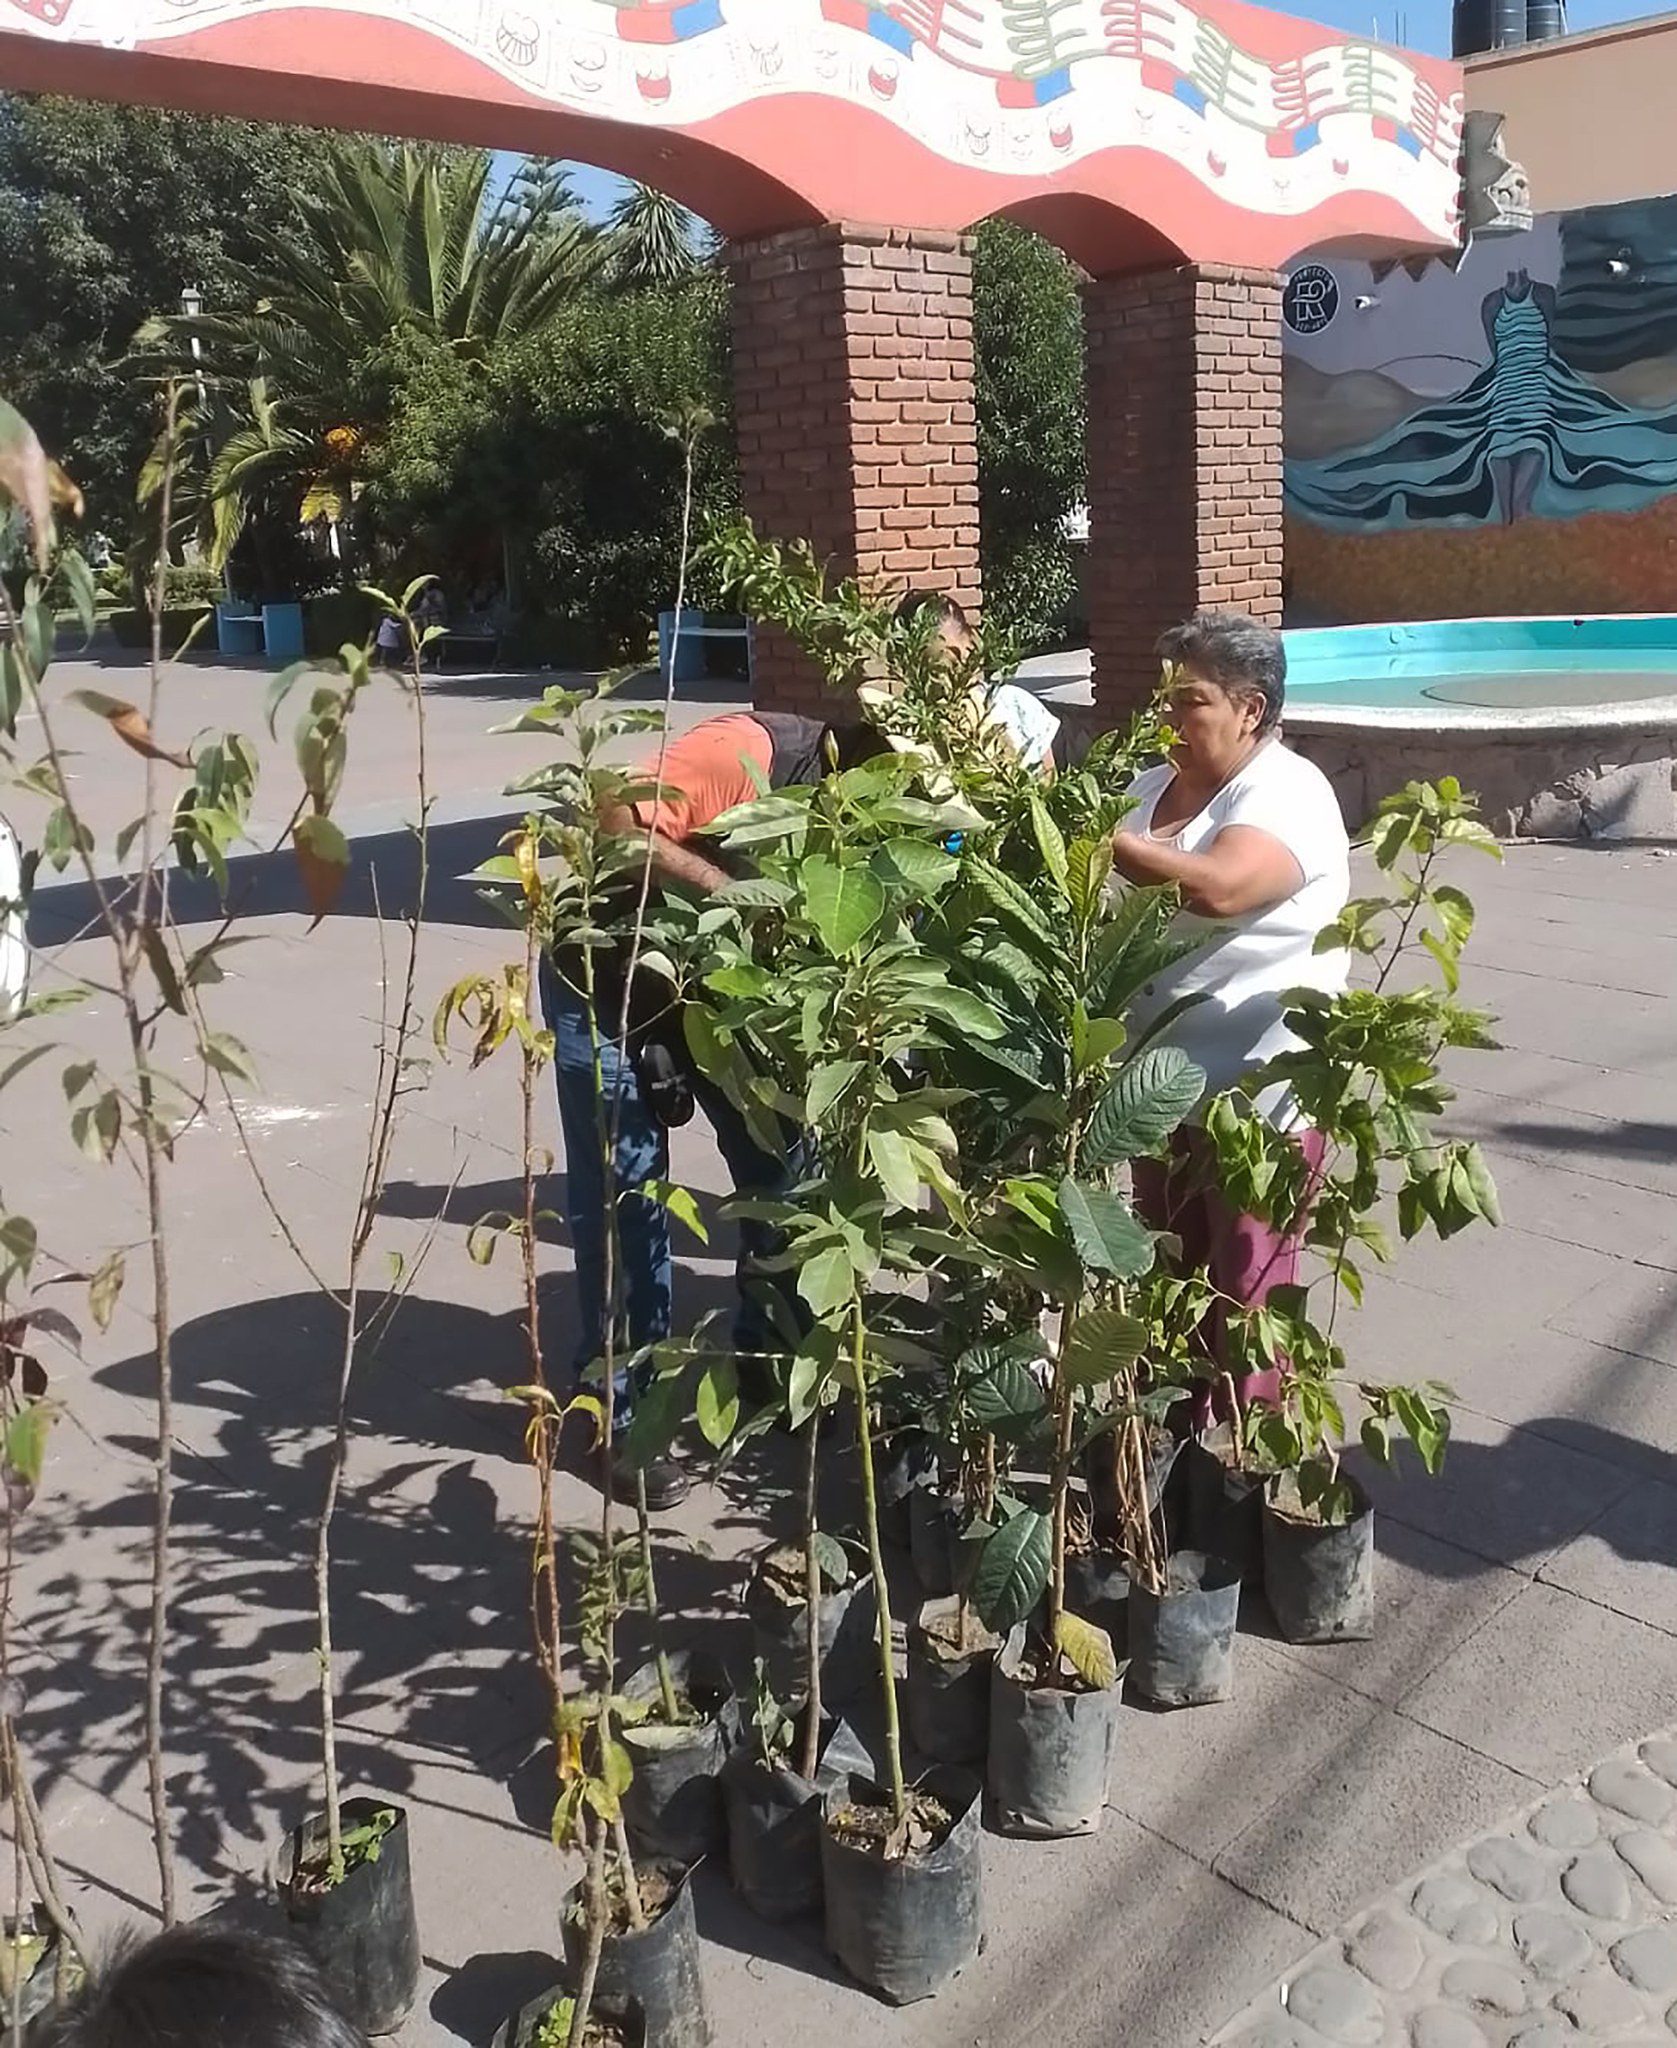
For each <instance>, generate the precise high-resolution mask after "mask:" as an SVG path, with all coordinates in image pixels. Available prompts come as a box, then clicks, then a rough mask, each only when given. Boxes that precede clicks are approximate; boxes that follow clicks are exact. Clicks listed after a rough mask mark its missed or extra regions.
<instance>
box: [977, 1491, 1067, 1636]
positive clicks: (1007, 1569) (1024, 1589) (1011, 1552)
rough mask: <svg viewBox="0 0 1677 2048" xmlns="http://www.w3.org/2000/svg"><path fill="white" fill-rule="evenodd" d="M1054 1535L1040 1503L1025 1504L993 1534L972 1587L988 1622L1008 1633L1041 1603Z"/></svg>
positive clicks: (980, 1609)
mask: <svg viewBox="0 0 1677 2048" xmlns="http://www.w3.org/2000/svg"><path fill="white" fill-rule="evenodd" d="M1052 1540H1053V1528H1052V1525H1051V1524H1050V1522H1049V1519H1048V1517H1047V1516H1046V1515H1044V1514H1041V1513H1039V1512H1038V1511H1037V1509H1035V1508H1021V1509H1020V1510H1019V1512H1018V1514H1016V1515H1014V1516H1012V1517H1011V1518H1010V1519H1009V1520H1008V1521H1006V1522H1004V1523H1003V1524H1002V1526H1001V1527H1000V1528H999V1529H998V1530H997V1531H996V1532H995V1534H994V1535H993V1536H992V1537H990V1539H989V1541H988V1542H987V1543H986V1544H985V1545H984V1548H983V1550H982V1551H981V1552H980V1553H979V1558H978V1563H977V1565H976V1567H975V1568H974V1570H973V1575H972V1584H971V1587H970V1589H969V1591H970V1594H971V1598H972V1604H973V1605H974V1607H976V1608H977V1609H978V1613H979V1617H980V1619H981V1620H982V1621H983V1623H984V1626H985V1627H986V1628H990V1629H994V1630H995V1632H996V1633H997V1634H998V1635H1006V1634H1007V1632H1008V1630H1009V1629H1011V1628H1014V1627H1016V1626H1017V1625H1018V1624H1019V1623H1020V1622H1021V1621H1023V1620H1024V1619H1025V1617H1026V1615H1028V1614H1029V1613H1030V1612H1031V1610H1032V1609H1033V1608H1034V1607H1035V1606H1036V1604H1037V1602H1038V1601H1039V1600H1040V1599H1041V1598H1042V1594H1043V1588H1044V1587H1045V1586H1046V1585H1047V1584H1048V1567H1049V1562H1050V1552H1051V1549H1052Z"/></svg>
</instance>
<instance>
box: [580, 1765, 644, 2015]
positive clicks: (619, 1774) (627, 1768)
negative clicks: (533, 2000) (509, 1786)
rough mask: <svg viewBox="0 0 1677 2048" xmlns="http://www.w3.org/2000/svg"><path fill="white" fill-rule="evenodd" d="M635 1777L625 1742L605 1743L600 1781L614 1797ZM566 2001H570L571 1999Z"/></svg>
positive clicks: (623, 1791) (628, 1785) (620, 1793)
mask: <svg viewBox="0 0 1677 2048" xmlns="http://www.w3.org/2000/svg"><path fill="white" fill-rule="evenodd" d="M634 1778H635V1763H634V1758H633V1757H631V1756H630V1754H629V1752H628V1750H626V1749H625V1748H624V1746H623V1744H622V1743H621V1742H617V1741H611V1742H607V1743H605V1744H603V1745H602V1747H601V1750H600V1782H601V1783H602V1784H603V1785H604V1786H605V1788H606V1790H607V1791H608V1792H609V1793H610V1794H611V1795H612V1797H613V1798H614V1799H621V1798H622V1797H623V1795H624V1793H625V1792H627V1791H628V1789H629V1787H630V1786H631V1785H632V1784H633V1783H634ZM565 2002H566V2003H567V2004H569V2003H570V2001H569V2000H567V2001H565ZM573 2010H574V2007H573Z"/></svg>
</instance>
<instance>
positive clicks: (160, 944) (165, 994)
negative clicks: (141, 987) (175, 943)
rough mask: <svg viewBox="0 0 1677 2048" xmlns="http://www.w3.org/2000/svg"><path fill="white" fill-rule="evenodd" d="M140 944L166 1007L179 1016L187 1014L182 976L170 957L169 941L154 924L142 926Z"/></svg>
mask: <svg viewBox="0 0 1677 2048" xmlns="http://www.w3.org/2000/svg"><path fill="white" fill-rule="evenodd" d="M140 945H141V948H142V950H143V951H144V953H145V956H146V965H147V966H148V967H150V969H151V971H152V973H153V975H154V976H155V977H156V980H157V992H158V994H159V995H160V996H161V997H162V998H163V1004H164V1007H165V1008H166V1009H170V1010H173V1011H174V1013H175V1015H176V1016H177V1017H184V1016H185V1015H186V998H185V997H184V996H183V995H182V994H181V985H180V976H179V975H178V974H176V972H175V963H174V961H173V960H171V959H170V957H169V947H168V942H167V941H166V940H165V939H164V936H163V934H162V933H161V932H160V931H159V930H158V929H157V927H156V925H154V924H145V925H142V926H141V928H140Z"/></svg>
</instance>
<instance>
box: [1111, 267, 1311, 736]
mask: <svg viewBox="0 0 1677 2048" xmlns="http://www.w3.org/2000/svg"><path fill="white" fill-rule="evenodd" d="M1084 310H1085V328H1086V340H1087V347H1088V364H1089V368H1088V379H1089V592H1088V602H1089V627H1090V637H1091V640H1092V643H1093V648H1094V659H1095V711H1096V721H1097V724H1110V723H1112V722H1113V721H1114V720H1115V719H1118V718H1122V717H1124V716H1126V715H1127V714H1128V713H1129V712H1130V711H1132V710H1134V709H1135V708H1136V706H1138V705H1140V704H1142V703H1145V702H1146V700H1147V698H1148V697H1149V696H1150V695H1151V694H1152V692H1153V690H1154V688H1155V687H1156V686H1157V683H1158V680H1159V663H1158V658H1157V656H1156V655H1155V654H1154V652H1153V646H1154V642H1155V641H1156V640H1157V639H1158V637H1159V635H1160V634H1161V633H1162V632H1163V631H1164V630H1165V628H1166V627H1167V626H1170V625H1174V624H1175V623H1176V622H1177V621H1178V620H1180V619H1184V618H1186V617H1187V616H1188V614H1189V613H1190V612H1191V611H1193V610H1194V609H1195V607H1196V606H1198V605H1229V606H1232V607H1234V608H1236V609H1238V610H1240V611H1248V612H1251V613H1252V614H1253V615H1254V617H1256V618H1260V619H1263V620H1266V621H1267V622H1268V623H1270V624H1272V625H1277V626H1278V625H1280V623H1281V298H1280V279H1279V278H1277V277H1276V275H1275V274H1274V272H1273V271H1268V270H1237V269H1229V268H1225V267H1222V266H1220V265H1219V266H1213V265H1209V264H1207V265H1199V266H1191V267H1189V268H1187V269H1183V270H1162V271H1154V272H1151V273H1149V274H1148V275H1146V276H1141V277H1125V278H1111V279H1101V280H1097V281H1096V282H1094V283H1092V284H1090V285H1089V286H1087V287H1086V290H1085V305H1084Z"/></svg>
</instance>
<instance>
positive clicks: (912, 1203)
mask: <svg viewBox="0 0 1677 2048" xmlns="http://www.w3.org/2000/svg"><path fill="white" fill-rule="evenodd" d="M868 1158H869V1160H870V1161H871V1162H872V1165H873V1170H874V1172H875V1173H876V1174H878V1176H879V1179H880V1183H881V1185H882V1186H883V1187H884V1189H885V1192H886V1193H887V1194H888V1195H889V1196H890V1197H891V1199H892V1201H893V1202H895V1203H896V1205H897V1207H898V1208H899V1209H918V1208H919V1206H920V1169H919V1167H918V1166H917V1165H916V1163H915V1158H914V1149H913V1147H912V1146H911V1145H910V1144H909V1142H908V1140H907V1139H906V1138H905V1137H904V1136H903V1135H902V1133H901V1132H900V1131H889V1130H876V1131H869V1133H868Z"/></svg>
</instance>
